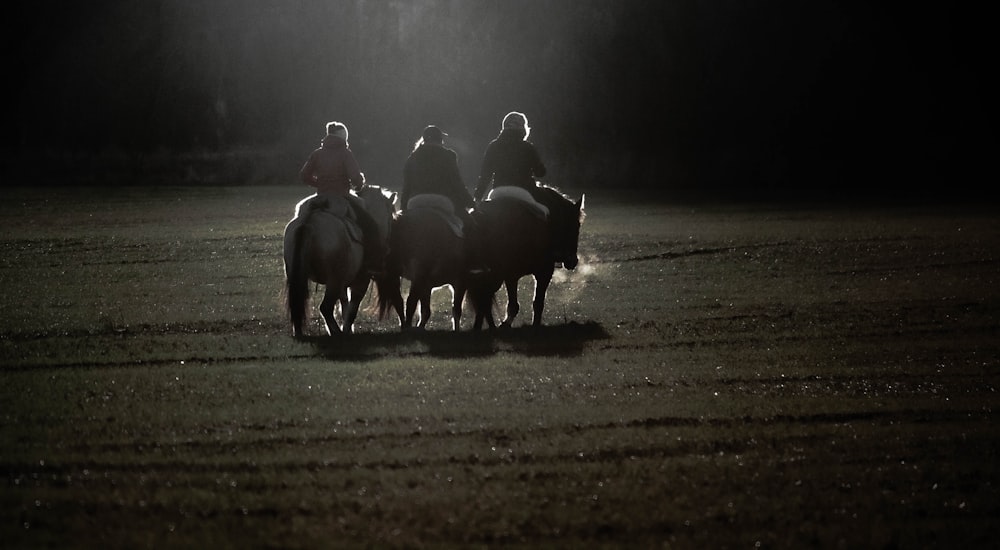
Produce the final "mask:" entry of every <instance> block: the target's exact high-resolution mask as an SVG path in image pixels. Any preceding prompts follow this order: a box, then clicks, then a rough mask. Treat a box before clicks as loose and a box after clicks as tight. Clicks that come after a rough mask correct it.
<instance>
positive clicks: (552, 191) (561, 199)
mask: <svg viewBox="0 0 1000 550" xmlns="http://www.w3.org/2000/svg"><path fill="white" fill-rule="evenodd" d="M535 188H536V189H537V190H539V191H541V192H543V193H545V194H547V195H550V196H551V197H552V198H554V199H557V200H555V201H553V204H558V205H560V206H562V207H565V208H567V209H568V207H570V206H576V202H575V201H574V200H573V199H572V198H570V197H569V195H567V194H565V193H563V192H562V191H560V190H559V188H558V187H555V186H553V185H549V184H546V183H539V184H537V185H536V186H535ZM586 217H587V213H586V212H584V211H583V201H581V202H580V219H579V221H580V223H581V224H582V223H583V220H584V218H586Z"/></svg>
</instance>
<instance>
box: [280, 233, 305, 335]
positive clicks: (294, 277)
mask: <svg viewBox="0 0 1000 550" xmlns="http://www.w3.org/2000/svg"><path fill="white" fill-rule="evenodd" d="M310 231H311V230H310V228H309V224H307V223H304V220H303V223H301V224H299V226H298V227H296V228H295V232H294V233H293V234H292V254H291V260H292V262H291V264H290V265H288V266H286V273H285V285H286V290H287V296H288V316H289V318H290V319H291V321H292V328H293V330H294V331H295V334H296V336H298V335H299V334H301V331H302V324H303V322H304V321H305V318H306V310H307V308H308V305H309V275H308V273H307V272H306V258H305V250H306V246H305V244H306V241H308V240H309V237H310Z"/></svg>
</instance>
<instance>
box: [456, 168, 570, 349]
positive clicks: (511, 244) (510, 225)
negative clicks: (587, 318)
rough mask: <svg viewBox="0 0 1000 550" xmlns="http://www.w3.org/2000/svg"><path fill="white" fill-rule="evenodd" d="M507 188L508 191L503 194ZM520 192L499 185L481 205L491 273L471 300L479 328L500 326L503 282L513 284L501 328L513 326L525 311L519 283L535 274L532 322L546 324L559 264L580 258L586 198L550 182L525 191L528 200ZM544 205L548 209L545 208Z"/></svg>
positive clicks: (481, 278) (474, 284) (477, 282)
mask: <svg viewBox="0 0 1000 550" xmlns="http://www.w3.org/2000/svg"><path fill="white" fill-rule="evenodd" d="M501 190H503V191H504V192H503V193H498V192H500V191H501ZM510 191H515V192H514V193H508V192H510ZM520 191H521V190H519V189H518V188H509V187H498V188H497V189H496V190H495V192H494V194H492V195H491V197H490V200H487V201H484V202H483V203H482V204H480V205H479V207H477V209H476V217H477V220H478V223H479V226H480V231H481V233H482V243H481V244H482V247H483V248H482V254H483V259H484V260H485V262H486V264H487V266H488V267H489V271H487V272H486V273H484V274H481V275H478V276H477V277H474V278H473V279H472V280H471V282H470V286H469V300H470V302H471V304H472V306H473V309H474V310H475V314H476V320H475V323H474V325H473V328H474V329H475V330H479V329H481V328H482V325H483V321H484V320H485V321H486V322H487V323H489V325H490V328H494V327H496V322H495V321H494V319H493V300H494V296H495V294H496V292H497V291H498V290H499V289H500V285H501V284H503V285H504V286H506V287H507V316H506V318H505V319H504V320H503V323H502V325H501V326H503V327H510V326H511V325H512V323H513V321H514V317H515V316H517V313H518V311H520V306H519V304H518V298H517V282H518V280H520V279H521V277H523V276H525V275H532V276H534V278H535V297H534V301H533V304H532V305H533V311H534V316H533V317H532V325H533V326H536V327H537V326H541V324H542V310H543V309H544V308H545V293H546V291H547V290H548V287H549V283H550V282H551V280H552V274H553V272H554V271H555V268H556V266H557V265H561V266H562V267H564V268H566V269H570V270H572V269H575V268H576V265H577V263H578V261H579V260H578V258H577V245H578V243H579V239H580V225H581V224H582V223H583V218H584V210H583V206H584V197H581V198H580V200H579V201H575V202H574V201H573V200H571V199H570V198H568V197H566V196H565V195H563V194H562V193H560V192H559V191H558V190H556V189H555V188H552V187H547V186H537V187H536V188H535V189H534V190H532V192H531V193H530V196H527V195H529V194H528V193H527V192H524V193H523V194H524V195H526V196H525V197H523V198H519V197H517V195H518V193H519V192H520ZM531 197H533V198H534V201H532V200H531ZM538 203H541V204H542V205H543V206H544V208H539V207H538ZM546 210H547V212H546Z"/></svg>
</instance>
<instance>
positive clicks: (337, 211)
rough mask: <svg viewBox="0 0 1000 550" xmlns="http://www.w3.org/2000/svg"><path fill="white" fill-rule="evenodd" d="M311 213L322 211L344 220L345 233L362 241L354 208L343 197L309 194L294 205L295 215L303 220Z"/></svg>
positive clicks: (352, 238) (353, 239) (358, 241)
mask: <svg viewBox="0 0 1000 550" xmlns="http://www.w3.org/2000/svg"><path fill="white" fill-rule="evenodd" d="M313 213H322V214H327V215H330V216H333V217H335V218H337V219H339V220H341V221H343V222H344V227H346V228H347V235H348V236H350V238H351V240H352V241H354V242H357V243H364V239H363V238H362V237H363V236H362V233H361V226H360V225H358V220H357V218H356V217H355V214H354V209H353V208H351V205H350V203H348V201H347V199H346V198H344V197H340V196H337V195H320V194H315V195H309V196H308V197H306V198H304V199H302V200H301V201H299V203H298V204H296V205H295V217H296V218H301V219H303V220H305V219H306V218H307V217H309V216H310V215H312V214H313Z"/></svg>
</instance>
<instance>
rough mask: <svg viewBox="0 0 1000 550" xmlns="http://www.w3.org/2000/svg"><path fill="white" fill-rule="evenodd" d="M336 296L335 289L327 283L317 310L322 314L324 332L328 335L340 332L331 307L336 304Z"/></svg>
mask: <svg viewBox="0 0 1000 550" xmlns="http://www.w3.org/2000/svg"><path fill="white" fill-rule="evenodd" d="M337 298H338V297H337V294H336V291H335V290H333V289H332V288H330V286H329V285H327V287H326V293H325V294H323V302H322V303H321V304H320V305H319V312H320V313H321V314H322V315H323V321H324V322H326V332H327V334H330V335H333V334H336V333H338V332H340V327H339V326H338V325H337V319H336V318H335V317H334V316H333V308H334V306H335V305H336V304H337Z"/></svg>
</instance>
